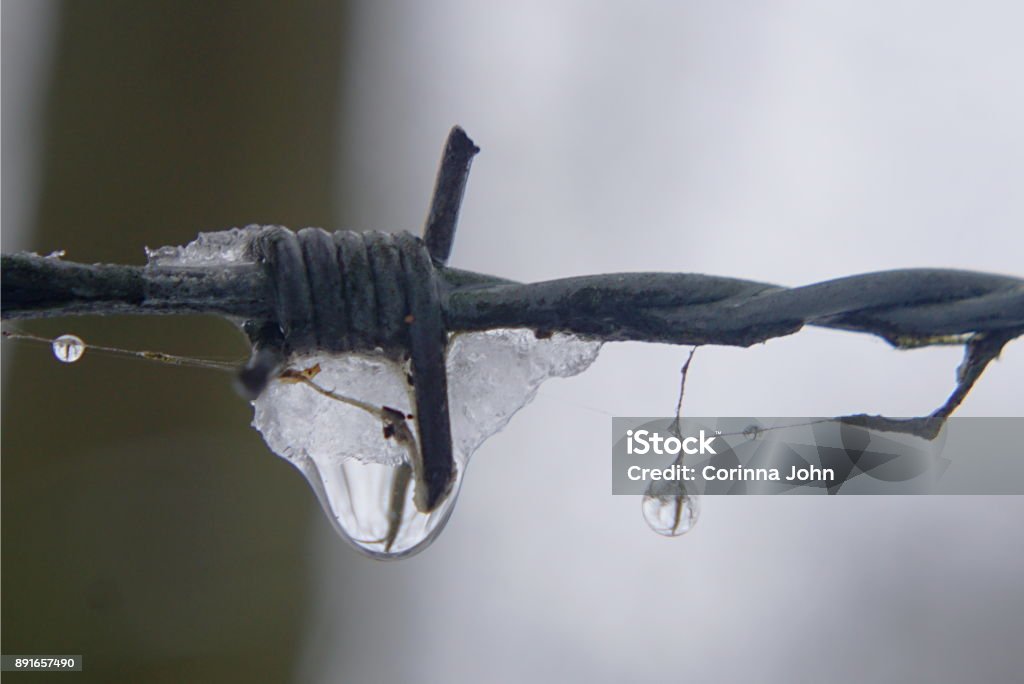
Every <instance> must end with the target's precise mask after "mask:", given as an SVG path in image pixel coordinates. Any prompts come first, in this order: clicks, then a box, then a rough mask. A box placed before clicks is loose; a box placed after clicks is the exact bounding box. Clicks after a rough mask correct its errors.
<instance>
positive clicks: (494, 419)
mask: <svg viewBox="0 0 1024 684" xmlns="http://www.w3.org/2000/svg"><path fill="white" fill-rule="evenodd" d="M600 350H601V344H600V343H599V342H587V341H584V340H581V339H579V338H578V337H575V336H573V335H565V334H561V333H557V334H555V335H553V336H552V337H550V338H548V339H543V340H542V339H537V336H536V335H535V334H534V333H533V331H532V330H522V329H511V330H489V331H487V332H479V333H468V334H462V335H456V336H454V338H453V339H452V340H451V344H450V347H449V350H448V402H449V410H450V411H451V421H452V440H453V442H454V446H455V449H456V451H458V452H459V453H460V454H462V456H463V458H465V459H469V457H470V456H471V455H472V454H473V452H474V451H476V450H477V449H478V448H479V447H480V445H481V444H483V442H484V441H485V440H486V439H487V438H488V437H490V436H491V435H493V434H495V433H496V432H499V431H500V430H501V429H502V428H503V427H505V425H507V424H508V421H509V420H510V419H511V418H512V416H513V415H515V413H516V412H517V411H519V409H521V408H523V407H524V406H526V405H527V404H529V403H530V402H531V401H533V398H534V397H535V396H537V389H538V388H539V387H540V385H541V383H543V382H544V381H545V380H547V379H549V378H567V377H571V376H573V375H576V374H578V373H582V372H583V371H585V370H586V369H587V368H588V367H589V366H590V364H592V363H593V362H594V359H596V358H597V354H598V352H599V351H600Z"/></svg>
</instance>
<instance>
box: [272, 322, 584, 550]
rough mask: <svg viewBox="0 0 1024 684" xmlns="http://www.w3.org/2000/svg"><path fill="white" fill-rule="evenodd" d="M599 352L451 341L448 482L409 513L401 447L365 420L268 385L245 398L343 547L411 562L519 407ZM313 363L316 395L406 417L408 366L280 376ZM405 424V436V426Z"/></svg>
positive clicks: (546, 344) (579, 346) (333, 358)
mask: <svg viewBox="0 0 1024 684" xmlns="http://www.w3.org/2000/svg"><path fill="white" fill-rule="evenodd" d="M600 347H601V345H600V344H599V343H594V342H584V341H581V340H579V339H577V338H575V337H572V336H570V335H554V336H553V337H552V338H550V339H546V340H538V339H536V336H535V335H534V334H533V332H532V331H530V330H493V331H488V332H481V333H470V334H465V335H456V336H454V337H453V338H452V340H451V342H450V344H449V349H448V360H447V368H448V397H449V408H450V415H451V426H452V446H453V456H454V459H455V467H456V474H455V482H454V485H453V487H452V492H451V494H449V495H448V497H447V498H446V499H444V501H442V502H441V504H440V505H439V506H437V508H435V509H434V510H433V511H431V512H430V513H424V512H421V511H419V510H418V509H417V507H416V503H415V497H414V490H415V486H414V484H413V483H411V482H410V479H409V471H410V468H409V467H408V464H409V452H408V450H407V449H406V448H405V447H404V446H403V444H401V443H400V440H397V439H394V438H393V435H394V433H393V432H391V436H388V433H389V431H387V430H384V429H383V427H384V426H382V423H381V419H380V417H379V416H378V415H374V414H373V413H372V412H369V411H367V410H365V409H361V408H359V407H357V406H354V405H352V404H350V403H345V402H343V401H338V400H336V399H331V398H330V397H328V396H325V395H324V394H322V393H318V392H317V391H316V390H315V389H313V388H311V387H310V386H309V385H307V384H303V383H301V382H287V381H282V380H281V379H278V380H274V381H273V382H271V383H270V384H269V385H268V386H267V388H266V390H264V392H263V393H262V394H261V395H260V396H259V397H258V398H257V399H256V400H255V401H254V402H253V406H254V408H255V415H254V417H253V426H254V427H255V428H256V429H257V430H259V431H260V433H262V435H263V439H264V440H266V442H267V445H268V446H269V447H270V448H271V450H273V451H274V452H275V453H276V454H278V455H279V456H281V457H282V458H285V459H287V460H288V461H290V462H291V463H292V464H293V465H294V466H295V467H296V468H298V469H299V470H300V471H302V474H303V475H304V476H305V477H306V479H307V480H308V481H309V484H310V486H311V487H312V488H313V490H314V491H315V492H316V495H317V497H318V498H319V499H320V503H321V504H322V505H323V508H324V510H325V512H326V513H327V515H328V518H329V519H330V520H331V523H332V524H333V525H334V528H335V529H336V530H337V531H338V533H339V534H340V535H341V536H342V537H343V538H344V539H345V540H346V541H348V542H349V543H351V544H352V545H353V546H355V547H356V548H357V549H359V550H360V551H362V552H364V553H366V554H367V555H370V556H373V557H375V558H400V557H403V556H409V555H412V554H414V553H416V552H418V551H421V550H423V549H424V548H426V547H427V546H428V545H429V544H430V542H431V541H432V540H433V539H434V538H435V537H436V536H437V535H438V534H439V533H440V532H441V530H442V529H443V528H444V525H445V523H446V522H447V520H448V517H449V516H450V515H451V512H452V509H453V508H454V505H455V499H456V497H457V496H458V493H459V487H460V485H461V484H462V476H463V474H464V473H465V470H466V466H467V464H468V463H469V458H470V456H472V454H473V452H474V451H476V449H477V447H479V446H480V444H481V443H483V441H484V440H485V439H487V438H488V437H489V436H491V435H493V434H494V433H496V432H498V431H499V430H501V428H503V427H504V426H505V424H506V423H507V422H508V420H509V418H511V416H512V415H513V414H514V413H515V412H516V411H518V410H519V409H521V408H522V407H523V406H525V405H526V404H527V403H529V402H530V400H532V399H533V397H534V395H535V394H536V392H537V388H538V387H539V386H540V384H541V383H542V382H543V381H544V380H547V379H548V378H552V377H568V376H570V375H575V374H576V373H580V372H582V371H583V370H585V369H586V368H587V366H589V365H590V363H591V362H592V361H593V360H594V359H595V358H597V353H598V350H599V349H600ZM314 367H319V368H318V372H317V373H316V374H315V376H313V377H312V380H313V381H314V382H315V383H316V385H317V386H319V387H322V388H324V389H327V390H330V391H331V392H334V393H335V394H337V395H343V396H345V397H348V398H350V399H358V400H360V401H362V402H366V404H370V405H373V406H378V407H389V408H391V409H394V412H393V413H394V414H398V415H402V414H405V415H411V414H412V413H414V412H413V410H412V406H413V405H414V399H413V389H414V388H413V387H412V386H410V385H409V382H408V378H407V371H406V368H405V367H404V366H403V364H401V363H400V362H397V361H394V360H392V359H389V358H387V357H385V356H384V355H383V354H374V355H368V354H340V355H339V354H327V353H315V354H309V355H305V356H296V357H292V358H291V359H289V368H293V369H296V370H299V371H301V370H304V369H312V368H314ZM407 425H408V426H409V428H410V429H411V430H413V431H415V420H414V419H409V420H408V423H407ZM414 436H415V438H416V440H417V441H418V439H419V435H418V434H415V435H414Z"/></svg>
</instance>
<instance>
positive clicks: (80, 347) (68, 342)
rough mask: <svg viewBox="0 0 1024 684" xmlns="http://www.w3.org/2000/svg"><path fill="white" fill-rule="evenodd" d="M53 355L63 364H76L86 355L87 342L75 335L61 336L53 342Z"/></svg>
mask: <svg viewBox="0 0 1024 684" xmlns="http://www.w3.org/2000/svg"><path fill="white" fill-rule="evenodd" d="M52 348H53V355H54V356H56V357H57V360H58V361H60V362H61V363H74V362H75V361H77V360H78V359H80V358H82V354H84V353H85V342H83V341H82V338H80V337H77V336H75V335H61V336H60V337H58V338H57V339H55V340H54V341H53V344H52Z"/></svg>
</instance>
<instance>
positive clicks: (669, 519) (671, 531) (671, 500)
mask: <svg viewBox="0 0 1024 684" xmlns="http://www.w3.org/2000/svg"><path fill="white" fill-rule="evenodd" d="M655 485H658V486H655ZM642 509H643V514H644V520H645V521H646V522H647V525H648V527H650V528H651V529H652V530H654V531H655V532H657V533H658V534H660V535H664V536H666V537H678V536H680V535H683V534H686V533H687V532H689V531H690V530H692V529H693V526H694V525H696V524H697V518H699V517H700V499H699V498H698V497H697V496H694V495H690V494H687V493H686V488H685V487H683V486H682V485H681V484H679V483H671V482H666V481H661V482H657V483H652V484H651V487H650V488H649V489H648V490H647V494H645V495H644V500H643V504H642Z"/></svg>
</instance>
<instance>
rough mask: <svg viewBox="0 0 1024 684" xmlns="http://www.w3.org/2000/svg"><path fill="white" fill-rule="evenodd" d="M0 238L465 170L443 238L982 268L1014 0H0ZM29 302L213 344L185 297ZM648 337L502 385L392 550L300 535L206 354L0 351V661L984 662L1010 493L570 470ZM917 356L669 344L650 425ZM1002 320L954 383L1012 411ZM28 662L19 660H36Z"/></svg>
mask: <svg viewBox="0 0 1024 684" xmlns="http://www.w3.org/2000/svg"><path fill="white" fill-rule="evenodd" d="M2 10H3V15H2V30H3V35H2V38H3V42H2V51H3V52H2V68H3V74H2V75H3V81H2V82H3V202H2V217H3V249H4V251H5V252H7V251H12V250H15V249H32V250H36V251H39V252H41V253H46V252H49V251H52V250H54V249H61V248H62V249H66V250H68V258H70V259H74V260H77V261H86V262H93V261H116V262H125V263H141V261H142V259H143V253H142V248H143V246H144V245H149V246H158V245H162V244H183V243H185V242H187V241H188V240H190V239H191V238H192V237H193V236H194V235H195V233H196V232H197V231H199V230H214V229H221V228H227V227H231V226H237V225H244V224H246V223H250V222H261V223H282V224H285V225H288V226H290V227H293V228H299V227H302V226H306V225H319V226H323V227H325V228H328V229H336V228H360V229H371V228H373V229H388V230H403V229H408V230H412V231H414V232H416V231H419V229H420V226H421V224H422V220H423V217H424V215H425V212H426V206H427V203H428V200H429V195H430V192H431V188H432V183H433V175H434V172H435V169H436V165H437V160H438V157H439V154H440V148H441V145H442V143H443V140H444V136H445V135H446V133H447V131H448V129H449V127H450V126H451V125H452V124H454V123H460V124H462V125H463V126H464V127H465V128H466V130H467V131H468V132H469V134H470V135H471V136H472V137H473V138H474V140H475V141H476V142H477V143H478V144H479V145H480V146H481V147H482V148H483V151H482V153H481V154H480V155H479V157H478V158H477V160H476V161H475V163H474V167H473V174H472V176H471V178H470V182H469V188H468V191H467V196H466V202H465V205H464V210H463V214H462V219H461V223H460V232H459V234H458V236H457V239H456V245H455V253H454V257H453V260H452V263H453V265H455V266H458V267H463V268H469V269H473V270H477V271H482V272H488V273H494V274H497V275H502V276H506V277H510V278H514V279H519V280H539V279H545V278H554V277H560V276H568V275H576V274H586V273H601V272H612V271H630V270H664V271H699V272H707V273H714V274H720V275H730V276H738V277H746V278H751V279H757V280H764V281H769V282H778V283H782V284H788V285H799V284H805V283H809V282H813V281H816V280H820V279H825V278H829V277H835V276H840V275H847V274H852V273H860V272H865V271H872V270H879V269H886V268H898V267H906V266H938V267H955V268H966V269H976V270H983V271H993V272H1001V273H1011V274H1017V275H1020V274H1021V268H1020V266H1021V258H1020V255H1021V254H1022V253H1024V233H1022V231H1021V229H1020V228H1021V226H1022V225H1024V195H1022V193H1021V192H1020V188H1021V186H1022V181H1024V130H1022V128H1021V126H1020V121H1022V120H1024V83H1022V81H1021V78H1020V73H1019V72H1020V65H1021V64H1022V63H1024V43H1022V42H1021V41H1020V39H1019V27H1020V26H1021V23H1022V20H1024V12H1022V11H1021V9H1020V6H1019V5H1018V4H1016V3H1009V2H1006V3H997V2H993V3H975V4H972V5H971V6H970V7H968V6H966V5H963V4H961V3H947V2H941V3H934V2H932V3H923V2H896V3H885V4H865V3H854V2H830V3H814V2H772V3H657V2H644V3H630V4H627V3H607V2H605V3H586V2H520V3H472V2H433V3H413V2H405V3H368V2H367V3H344V4H340V5H339V4H334V3H327V2H314V1H307V2H295V3H289V4H287V5H285V4H277V3H272V2H244V3H242V2H238V3H227V2H224V3H203V2H180V1H177V2H170V1H167V2H144V3H138V2H128V1H123V2H95V1H94V2H51V1H28V0H18V1H12V0H4V1H3V3H2ZM20 327H22V328H24V329H30V330H32V331H34V332H38V333H40V334H57V333H61V332H75V333H77V334H79V335H81V336H82V337H83V338H85V339H86V340H87V341H92V342H95V343H106V344H111V345H116V346H123V347H129V348H145V349H159V350H161V351H168V352H175V353H188V354H196V355H202V356H205V357H218V358H229V359H230V358H242V357H244V355H245V353H246V347H245V344H244V342H243V340H242V338H241V336H240V334H239V333H237V332H236V331H234V330H233V329H232V328H231V326H230V325H228V324H227V323H225V322H223V321H219V320H210V319H202V318H195V319H181V318H174V319H145V320H139V319H137V320H129V319H123V320H122V319H116V320H114V319H104V320H96V319H79V320H64V321H59V322H53V321H51V322H45V323H37V324H34V325H28V324H25V325H22V326H20ZM685 356H686V350H685V349H681V348H673V347H668V346H661V345H641V344H616V345H608V346H606V347H605V349H604V351H603V352H602V355H601V357H600V358H599V359H598V361H597V363H596V364H595V365H594V366H593V367H592V368H591V369H590V370H589V371H588V372H587V373H585V374H584V375H582V376H579V377H577V378H574V379H571V380H556V381H551V382H550V383H549V384H547V385H545V386H543V387H542V389H541V391H540V394H539V396H538V397H537V400H536V401H535V402H534V403H533V404H532V405H530V406H529V407H527V408H526V409H524V410H523V412H522V413H520V414H519V415H518V416H517V417H516V418H514V419H513V420H512V422H511V424H510V425H509V427H508V428H507V429H506V430H505V431H504V432H502V433H500V434H499V435H497V436H495V437H494V438H492V439H491V440H490V441H488V442H487V443H486V444H485V445H484V446H483V447H482V448H481V450H480V451H479V452H477V454H476V456H475V457H474V460H473V462H472V464H471V466H470V468H469V470H468V473H467V476H466V480H465V484H464V487H463V491H462V495H461V499H460V501H459V504H458V506H457V508H456V510H455V513H454V515H453V518H452V520H451V522H450V524H449V526H448V529H447V530H446V532H445V533H444V534H442V536H441V537H440V538H439V540H438V541H437V542H436V543H435V544H434V545H433V546H432V547H431V548H429V549H428V550H427V551H426V552H424V553H423V554H421V555H419V556H417V557H415V558H413V559H411V560H408V561H403V562H399V563H388V564H383V563H378V562H374V561H370V560H367V559H364V558H362V557H361V556H359V555H357V554H356V553H355V552H354V551H352V550H350V549H349V548H347V547H346V546H345V545H344V544H343V543H342V542H341V541H340V540H339V539H337V538H336V537H335V536H334V533H333V532H332V530H331V529H330V527H329V525H328V523H327V520H326V519H325V518H324V517H323V515H322V514H321V513H320V511H319V509H318V507H317V506H316V503H315V500H314V497H313V494H312V492H311V491H310V490H309V488H308V486H307V485H306V483H305V481H304V480H303V479H302V477H301V476H300V475H299V473H298V472H297V471H294V470H293V469H292V468H291V466H289V465H288V464H287V463H285V462H284V461H282V460H280V459H278V458H276V457H275V456H274V455H273V454H271V453H270V452H269V450H268V449H267V448H266V447H265V446H264V445H263V443H262V441H261V440H260V438H259V435H258V434H257V433H256V432H255V431H253V430H251V429H250V428H249V427H248V422H249V420H250V419H251V410H250V409H249V407H248V406H247V405H246V404H245V402H244V401H242V400H241V399H239V398H238V397H237V396H236V395H235V394H234V393H233V391H232V389H231V386H230V382H229V381H228V378H226V377H224V376H222V375H219V374H214V373H207V372H202V371H195V370H185V369H175V368H169V367H162V366H158V365H150V364H141V363H134V362H132V361H125V360H119V359H111V358H105V357H101V356H99V355H92V354H88V353H87V355H86V357H85V359H84V360H83V361H82V362H80V363H78V364H75V365H74V366H68V367H65V366H59V365H58V364H57V363H56V362H55V361H54V360H53V359H52V357H50V355H49V351H48V350H47V349H46V348H39V347H34V346H25V345H16V344H12V343H8V342H4V345H3V373H4V377H3V415H2V450H3V457H2V458H3V460H2V464H3V473H2V486H3V492H2V513H3V515H2V533H3V535H2V546H3V548H2V551H3V579H2V581H3V586H2V589H3V604H2V619H3V625H2V626H3V633H2V649H3V652H4V653H42V652H52V653H83V654H84V655H85V657H86V671H85V673H84V675H82V679H83V681H166V682H178V681H253V680H256V681H301V682H341V681H409V682H417V681H423V682H433V681H442V680H446V681H481V680H483V681H496V682H503V681H509V682H511V681H522V680H531V679H539V680H545V681H546V680H563V681H623V680H633V681H654V680H661V679H668V680H672V679H684V678H685V679H686V680H689V681H715V680H735V679H738V678H741V677H742V678H752V679H757V680H769V681H791V680H793V679H801V678H806V679H810V680H814V681H821V680H830V681H863V680H865V679H871V680H887V681H907V680H928V681H950V682H955V681H964V680H967V679H970V680H989V681H1006V680H1009V679H1012V678H1014V677H1016V676H1017V675H1018V674H1019V672H1020V670H1021V667H1022V666H1024V655H1022V654H1021V650H1020V643H1019V642H1020V638H1019V635H1020V633H1021V630H1022V629H1024V590H1022V588H1021V586H1020V580H1019V578H1020V577H1021V576H1022V575H1024V535H1022V534H1021V533H1020V528H1021V521H1022V520H1024V501H1022V500H1021V498H1019V497H990V498H981V497H955V498H943V499H940V498H895V497H892V498H880V497H856V498H854V497H851V498H843V497H837V498H829V499H825V498H817V497H814V498H811V499H805V498H802V497H778V498H758V497H750V498H729V499H724V498H721V499H705V500H704V502H703V503H704V505H703V514H702V518H701V521H700V522H699V524H698V525H697V527H696V528H695V530H694V531H693V532H692V533H690V534H689V535H687V536H685V537H683V538H679V539H665V538H661V537H658V536H657V535H655V534H653V533H652V532H650V531H649V530H648V529H647V527H646V526H645V524H644V523H643V521H642V519H641V517H640V502H639V501H638V500H637V499H634V498H628V497H612V496H611V495H610V480H611V478H610V470H609V465H610V449H609V444H608V437H609V431H610V416H612V415H669V414H671V412H672V411H673V410H674V407H675V400H676V394H677V391H678V370H679V366H680V365H681V363H682V361H683V360H684V359H685ZM959 361H960V352H959V351H958V350H956V349H925V350H919V351H913V352H897V351H893V350H891V349H890V348H889V347H888V346H887V345H886V344H885V343H884V342H882V341H880V340H876V339H873V338H868V337H862V336H856V335H852V334H844V333H838V332H831V331H822V330H806V331H803V332H801V333H800V334H798V335H795V336H792V337H788V338H784V339H779V340H774V341H771V342H769V343H767V344H763V345H758V346H756V347H754V348H751V349H745V350H744V349H729V348H703V349H700V350H699V351H698V353H697V356H696V358H695V360H694V363H693V366H692V368H691V372H690V376H689V380H688V385H687V396H686V405H685V411H686V412H687V413H689V414H690V415H695V416H696V415H709V416H716V415H765V416H767V415H780V416H789V415H792V416H801V415H835V414H841V413H858V412H867V413H884V414H889V415H919V414H923V413H926V412H928V411H930V410H932V409H933V408H935V407H936V406H938V405H939V404H940V403H941V402H942V401H943V400H944V399H945V397H946V395H947V394H948V392H949V391H950V390H951V389H952V387H953V384H954V371H955V367H956V365H957V364H958V363H959ZM1022 381H1024V345H1021V343H1020V342H1019V341H1018V342H1016V343H1013V344H1011V345H1010V346H1009V347H1008V348H1007V349H1006V351H1005V352H1004V354H1003V358H1002V359H1001V360H1000V361H999V362H998V363H996V364H994V365H993V366H992V367H991V369H990V370H989V372H988V373H987V374H986V375H985V377H984V378H983V379H982V381H981V382H980V383H979V385H978V386H977V387H976V388H975V389H974V391H973V392H972V393H971V395H970V397H969V398H968V399H967V401H966V402H965V404H964V406H963V407H962V409H961V410H960V412H959V415H975V416H1019V415H1022V410H1024V393H1022V392H1021V391H1020V390H1019V387H1020V385H1021V383H1022ZM41 679H43V678H41V677H38V676H37V677H34V680H36V681H38V680H41Z"/></svg>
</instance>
